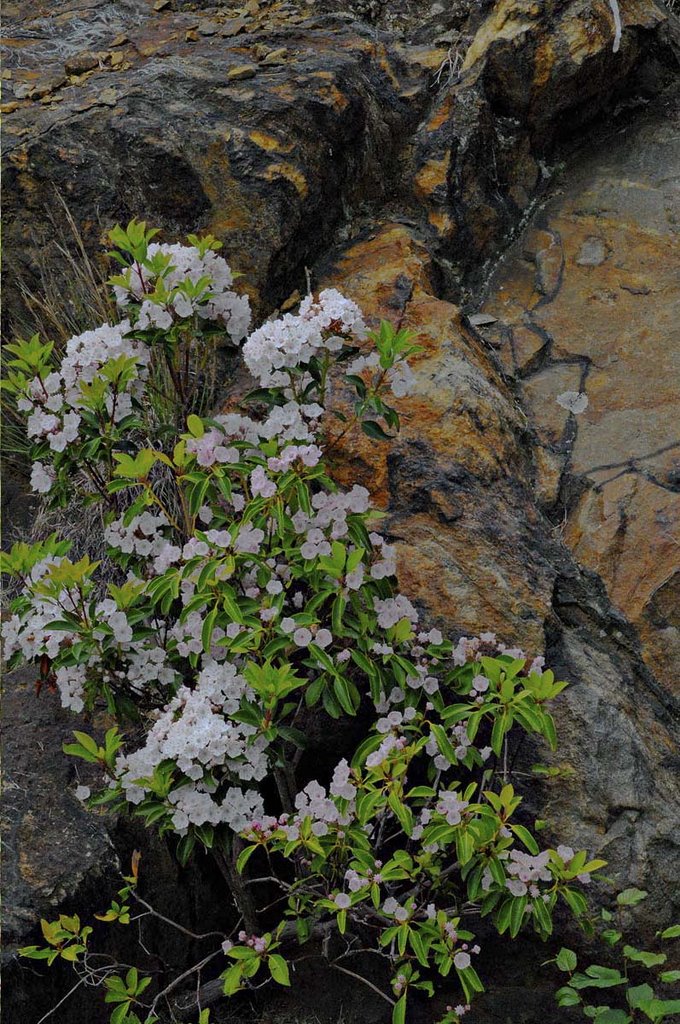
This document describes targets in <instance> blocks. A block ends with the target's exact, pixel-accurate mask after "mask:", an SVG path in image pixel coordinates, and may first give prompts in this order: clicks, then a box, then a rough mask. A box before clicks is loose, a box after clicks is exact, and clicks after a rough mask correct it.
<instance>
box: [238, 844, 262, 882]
mask: <svg viewBox="0 0 680 1024" xmlns="http://www.w3.org/2000/svg"><path fill="white" fill-rule="evenodd" d="M256 849H257V844H254V845H253V846H246V847H245V849H244V850H241V852H240V853H239V855H238V860H237V861H236V870H237V871H238V873H239V875H242V874H243V869H244V867H245V866H246V864H247V863H248V861H249V860H250V858H251V857H252V855H253V854H254V853H255V850H256Z"/></svg>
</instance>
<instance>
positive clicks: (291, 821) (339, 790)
mask: <svg viewBox="0 0 680 1024" xmlns="http://www.w3.org/2000/svg"><path fill="white" fill-rule="evenodd" d="M350 774H351V773H350V769H349V765H348V764H347V761H344V760H343V761H341V762H340V763H339V764H338V765H337V767H336V769H335V772H334V773H333V779H332V782H331V788H330V794H328V793H327V792H326V790H325V789H324V787H323V786H321V785H320V784H319V783H318V782H316V781H313V782H310V783H309V784H308V785H307V786H305V788H304V789H303V790H302V792H301V793H298V795H297V796H296V797H295V807H296V810H297V814H296V815H294V816H285V815H284V816H282V817H281V818H280V819H279V828H281V829H282V830H283V832H284V833H285V834H286V836H287V838H288V839H289V840H293V839H298V838H299V837H300V827H301V825H302V822H303V821H304V820H305V818H311V819H312V832H313V833H314V835H315V836H325V835H327V834H328V832H329V829H330V826H335V827H336V828H337V827H338V826H340V827H344V826H346V825H349V824H350V823H351V822H352V820H353V819H354V816H355V804H354V798H355V797H356V787H355V786H354V785H353V784H352V783H351V781H350ZM334 798H335V799H334ZM338 799H342V800H343V801H346V807H345V809H344V810H341V808H340V807H339V806H338V804H337V802H336V801H337V800H338ZM252 827H253V826H252V825H251V828H252Z"/></svg>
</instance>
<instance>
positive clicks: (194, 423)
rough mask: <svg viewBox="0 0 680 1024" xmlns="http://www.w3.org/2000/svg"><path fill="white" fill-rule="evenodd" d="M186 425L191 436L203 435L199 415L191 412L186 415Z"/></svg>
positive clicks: (203, 429) (203, 430)
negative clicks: (189, 414)
mask: <svg viewBox="0 0 680 1024" xmlns="http://www.w3.org/2000/svg"><path fill="white" fill-rule="evenodd" d="M187 427H188V428H189V433H190V434H192V435H193V437H203V435H204V434H205V427H204V426H203V420H202V419H201V417H200V416H195V415H194V414H193V413H192V414H191V416H187Z"/></svg>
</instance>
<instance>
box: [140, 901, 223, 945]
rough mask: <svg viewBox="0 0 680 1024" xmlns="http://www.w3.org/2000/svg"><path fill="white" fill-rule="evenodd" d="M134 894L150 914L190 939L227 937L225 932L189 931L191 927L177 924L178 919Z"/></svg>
mask: <svg viewBox="0 0 680 1024" xmlns="http://www.w3.org/2000/svg"><path fill="white" fill-rule="evenodd" d="M133 896H134V898H135V899H136V900H137V902H138V903H141V904H142V906H143V907H146V909H147V910H148V911H149V913H150V914H152V915H153V916H154V917H157V918H158V919H159V920H160V921H165V923H166V924H169V925H171V926H172V927H173V928H176V929H177V931H178V932H183V933H184V934H185V935H188V936H189V938H190V939H224V938H225V937H226V936H225V934H224V932H203V934H202V935H196V933H195V932H191V931H189V929H188V928H185V927H184V925H181V924H177V922H176V921H172V920H171V919H170V918H169V917H165V916H164V915H163V914H159V912H158V911H157V910H154V908H153V907H152V906H151V904H150V903H147V902H146V900H143V899H142V897H141V896H138V895H137V894H136V893H133Z"/></svg>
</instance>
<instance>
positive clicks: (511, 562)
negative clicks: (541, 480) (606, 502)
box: [330, 224, 554, 651]
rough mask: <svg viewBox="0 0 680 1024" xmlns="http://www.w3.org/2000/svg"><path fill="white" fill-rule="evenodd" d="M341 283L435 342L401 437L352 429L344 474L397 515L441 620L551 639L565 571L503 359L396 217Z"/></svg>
mask: <svg viewBox="0 0 680 1024" xmlns="http://www.w3.org/2000/svg"><path fill="white" fill-rule="evenodd" d="M330 279H331V280H332V282H333V285H334V286H335V287H338V288H340V289H341V290H342V291H343V292H345V293H346V294H347V295H349V296H350V297H352V298H353V299H355V300H356V301H357V302H358V303H359V304H360V305H361V307H362V308H363V310H364V311H365V312H366V313H367V314H368V315H369V316H371V317H378V318H388V319H390V320H392V321H393V322H394V323H395V324H398V325H400V326H402V327H406V328H408V329H409V330H411V331H412V332H413V333H414V335H415V338H414V341H415V343H416V344H418V345H420V346H421V347H422V349H423V351H422V353H421V354H420V355H419V356H418V357H416V358H415V359H414V360H413V368H414V371H415V374H416V386H415V390H414V392H413V394H411V395H410V396H408V397H407V398H405V399H400V400H399V403H398V405H399V410H400V415H401V417H402V429H401V433H400V435H399V438H398V439H397V440H396V441H395V442H393V443H392V444H390V445H389V446H387V445H381V444H380V443H379V442H375V441H371V440H369V439H368V438H366V437H364V436H363V435H360V436H359V437H358V438H357V435H356V434H352V435H351V438H350V437H348V438H347V439H346V441H344V442H343V443H342V445H341V447H342V453H343V459H344V463H343V462H341V464H340V465H339V466H338V470H337V475H338V476H339V478H340V479H341V480H343V481H344V482H345V483H349V482H350V480H351V481H356V480H357V479H359V480H360V481H361V482H363V483H364V484H365V485H366V486H368V487H369V488H370V489H371V491H372V493H373V495H374V497H375V499H376V500H377V502H378V503H379V504H380V505H381V506H382V507H384V508H386V510H387V511H388V512H389V519H388V521H387V522H388V530H389V532H390V533H391V534H392V535H393V537H394V538H395V539H397V541H398V550H399V577H400V584H401V586H402V587H403V589H404V591H405V592H406V593H408V594H410V595H411V596H413V597H414V598H416V599H417V600H418V602H419V603H420V604H421V605H422V606H423V607H424V608H425V609H426V610H427V611H428V612H429V614H430V615H431V616H434V617H435V618H436V619H437V620H438V621H439V622H441V623H444V622H446V621H448V622H449V623H450V622H451V621H454V622H455V623H456V626H457V627H458V628H460V629H462V630H465V631H468V632H470V633H476V632H479V630H480V629H491V630H495V631H497V632H498V634H499V635H500V636H502V637H504V638H505V639H506V640H509V639H510V637H513V638H514V641H516V642H517V643H519V644H524V645H526V646H527V648H528V649H529V650H531V651H537V650H539V649H541V648H542V646H543V623H544V620H545V618H546V616H547V615H548V614H549V608H550V600H551V594H552V583H553V577H554V569H553V568H552V566H551V564H550V559H549V556H548V555H547V554H546V553H545V551H541V550H540V544H539V543H538V542H537V541H536V537H535V536H534V531H536V530H537V528H538V522H539V519H540V517H539V515H538V513H537V512H536V511H535V509H534V508H533V505H532V500H531V493H530V477H529V473H530V463H529V460H528V459H527V453H526V451H525V450H523V448H522V445H521V443H520V441H519V438H520V435H521V432H522V430H523V426H524V418H523V416H522V413H521V412H520V410H519V409H518V407H517V405H516V403H515V402H514V401H513V399H512V396H511V395H510V394H509V392H508V391H507V390H506V388H505V386H504V385H503V382H502V379H501V377H500V375H499V373H498V371H497V369H496V368H495V367H494V364H493V362H492V360H491V359H490V358H489V356H488V354H487V352H486V351H485V349H484V347H483V346H482V345H481V344H480V342H479V340H478V338H477V337H476V336H475V335H474V334H473V333H471V332H470V331H469V330H467V329H466V328H465V327H464V326H463V324H462V322H461V317H460V314H459V311H458V309H457V308H456V307H455V306H453V305H452V304H450V303H448V302H443V301H441V300H440V299H437V298H435V297H434V296H433V295H432V294H431V285H430V282H429V259H428V256H427V252H426V250H425V249H424V247H423V245H422V243H420V242H418V241H417V240H416V239H415V238H414V237H413V235H412V234H411V233H410V232H409V231H408V229H407V228H405V227H403V226H401V225H390V224H386V225H384V226H383V227H381V228H380V230H379V231H378V232H377V233H376V234H375V235H374V236H373V237H371V238H370V239H369V240H368V241H365V242H359V243H357V244H356V245H354V246H352V247H350V248H349V249H348V250H346V251H345V252H344V254H343V255H342V257H341V259H339V260H338V261H337V263H336V264H335V266H334V267H333V268H332V270H331V272H330Z"/></svg>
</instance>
